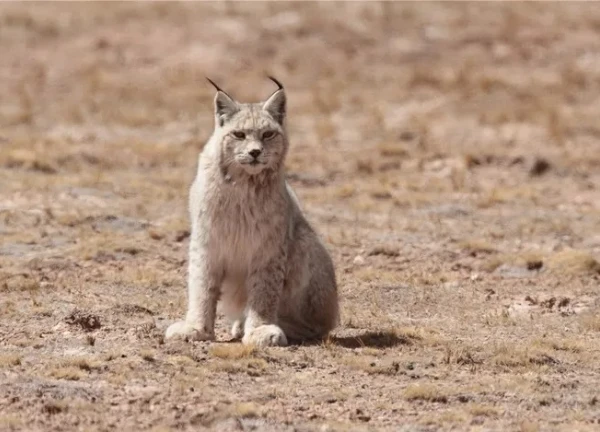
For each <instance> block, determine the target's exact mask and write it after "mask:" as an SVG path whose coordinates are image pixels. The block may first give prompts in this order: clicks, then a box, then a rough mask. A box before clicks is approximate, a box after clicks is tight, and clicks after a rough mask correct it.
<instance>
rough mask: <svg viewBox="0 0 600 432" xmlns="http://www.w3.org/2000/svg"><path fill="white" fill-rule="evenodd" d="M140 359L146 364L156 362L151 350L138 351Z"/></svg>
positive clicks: (154, 353)
mask: <svg viewBox="0 0 600 432" xmlns="http://www.w3.org/2000/svg"><path fill="white" fill-rule="evenodd" d="M140 357H141V358H142V359H144V360H146V361H147V362H154V361H156V352H155V351H154V350H151V349H143V350H140Z"/></svg>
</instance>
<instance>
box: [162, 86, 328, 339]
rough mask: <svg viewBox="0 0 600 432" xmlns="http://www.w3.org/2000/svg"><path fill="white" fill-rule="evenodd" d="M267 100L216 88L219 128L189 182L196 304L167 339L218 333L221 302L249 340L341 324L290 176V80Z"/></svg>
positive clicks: (304, 335) (315, 332)
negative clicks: (252, 100)
mask: <svg viewBox="0 0 600 432" xmlns="http://www.w3.org/2000/svg"><path fill="white" fill-rule="evenodd" d="M269 78H270V79H271V80H272V81H273V82H274V83H275V84H277V86H278V89H277V90H276V91H275V92H274V93H273V94H272V95H271V96H270V97H269V98H268V99H267V100H266V101H264V102H260V103H240V102H237V101H235V100H234V99H233V98H232V97H231V96H229V95H228V94H227V93H226V92H224V91H223V90H221V89H220V88H219V87H218V86H217V85H216V84H215V83H214V82H212V81H211V80H210V79H209V80H208V81H210V83H211V84H212V85H213V86H214V87H215V88H216V90H217V93H216V95H215V98H214V114H215V129H214V132H213V134H212V136H211V138H210V139H209V140H208V142H207V144H206V145H205V147H204V149H203V150H202V152H201V154H200V156H199V160H198V172H197V176H196V179H195V180H194V182H193V184H192V187H191V189H190V198H189V209H190V218H191V237H190V246H189V267H188V310H187V315H186V318H185V320H184V321H179V322H176V323H174V324H172V325H171V326H170V327H169V328H168V329H167V332H166V338H167V339H170V338H173V337H182V338H184V339H186V340H214V339H215V331H214V326H215V317H216V310H217V303H218V302H220V306H222V309H223V312H224V313H225V315H226V316H228V317H229V318H230V319H231V320H232V321H233V327H232V330H231V333H232V335H233V337H234V338H238V339H239V338H241V339H242V343H244V344H253V345H256V346H259V347H264V346H275V345H279V346H285V345H287V344H288V341H303V340H308V339H320V338H323V337H325V336H326V335H327V334H328V333H329V332H330V331H331V330H332V329H333V328H335V327H336V326H337V325H338V323H339V306H338V293H337V284H336V277H335V271H334V266H333V262H332V260H331V258H330V256H329V254H328V252H327V250H326V249H325V247H324V245H323V244H322V243H321V241H320V239H319V238H318V236H317V234H316V233H315V231H313V229H312V228H311V226H310V225H309V223H308V222H307V220H306V219H305V217H304V216H303V214H302V211H301V209H300V204H299V202H298V199H297V198H296V196H295V194H294V192H293V191H292V189H291V188H290V186H289V185H288V184H287V182H286V180H285V171H284V161H285V158H286V154H287V151H288V136H287V131H286V126H285V124H286V94H285V90H284V88H283V85H282V84H281V83H280V82H279V81H277V80H276V79H275V78H272V77H269Z"/></svg>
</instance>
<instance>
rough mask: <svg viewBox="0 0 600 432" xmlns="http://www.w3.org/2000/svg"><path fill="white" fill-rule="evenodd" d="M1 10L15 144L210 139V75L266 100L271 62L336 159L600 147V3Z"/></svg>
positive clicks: (307, 137) (302, 145)
mask: <svg viewBox="0 0 600 432" xmlns="http://www.w3.org/2000/svg"><path fill="white" fill-rule="evenodd" d="M0 19H1V22H0V35H1V38H0V50H1V52H2V58H1V60H0V74H1V75H0V78H1V79H0V93H1V94H2V99H1V102H0V126H1V127H2V130H1V131H0V133H1V134H2V135H1V137H0V138H1V139H2V143H3V147H6V145H7V143H8V144H9V145H12V144H11V143H14V142H15V141H18V140H21V139H25V140H29V141H30V140H31V139H40V140H43V141H45V144H43V145H42V144H40V145H41V146H42V147H43V148H46V149H48V150H50V149H51V148H52V146H53V145H58V144H56V142H57V141H64V140H69V141H73V142H74V143H75V144H76V145H77V146H81V149H84V148H85V149H88V150H90V151H91V150H92V149H98V147H97V146H96V144H99V143H104V142H108V141H113V142H114V141H115V140H122V139H127V140H142V141H147V140H149V139H150V140H152V141H164V142H169V143H171V144H172V145H173V146H177V145H181V144H185V143H188V142H189V141H190V140H198V142H199V143H202V142H203V141H204V140H205V139H206V137H207V136H208V135H209V134H210V131H211V128H212V117H211V103H212V96H213V90H212V88H211V87H210V86H208V84H207V83H206V82H205V81H204V76H209V77H211V78H212V79H214V80H216V81H217V82H218V83H219V84H220V85H221V86H222V87H223V88H225V89H226V90H228V91H229V92H231V93H232V94H233V95H235V96H236V97H238V98H239V99H241V100H255V99H259V98H264V97H266V96H267V95H268V94H269V93H270V92H271V91H272V90H273V85H272V83H270V82H269V81H268V80H266V79H265V74H267V73H269V74H273V75H274V76H276V77H278V78H279V79H280V80H281V81H282V82H283V83H284V85H285V86H286V88H287V90H288V91H289V96H290V116H291V121H290V128H291V131H292V136H293V142H294V145H295V149H296V150H297V152H295V153H296V156H298V157H299V155H300V154H302V153H303V152H304V150H305V149H306V148H307V147H309V148H313V147H314V146H318V145H326V146H327V150H328V151H327V153H326V156H327V157H323V158H319V159H324V160H314V161H313V162H315V163H316V165H318V166H319V165H326V164H327V161H331V162H334V161H335V162H336V166H338V165H337V163H338V162H344V161H347V158H343V159H339V157H338V155H339V154H341V152H354V151H357V152H360V153H361V156H360V157H361V158H364V157H366V156H367V155H366V154H365V152H366V151H369V150H370V151H378V150H377V149H378V148H379V149H380V150H381V148H380V147H382V148H383V149H384V150H383V151H390V152H392V153H395V152H406V153H410V152H412V151H426V152H428V153H436V152H438V153H439V152H441V153H461V154H472V155H473V156H474V157H476V158H477V157H479V156H481V155H482V154H485V155H496V154H498V153H500V154H501V155H504V156H509V155H510V156H520V155H522V154H524V153H543V154H544V156H545V157H547V158H559V159H561V160H564V158H568V159H569V160H573V161H574V162H575V161H576V162H578V163H581V164H582V165H584V166H585V165H590V164H597V163H598V158H600V147H598V140H597V135H598V130H597V113H598V94H597V90H598V85H599V83H600V80H599V77H600V59H599V58H598V49H599V46H600V38H599V37H598V36H599V32H600V16H599V15H598V12H597V8H595V7H594V5H593V4H585V3H580V4H577V5H573V4H569V3H548V4H539V3H522V2H505V3H494V4H479V3H475V2H473V3H458V2H443V3H436V2H406V3H401V2H383V3H377V2H351V3H343V2H323V3H314V2H302V3H293V2H264V3H261V2H248V3H244V2H239V3H236V2H202V3H201V2H184V3H166V2H165V3H161V2H156V3H154V2H153V3H145V4H140V3H135V2H127V3H110V4H105V3H100V2H98V3H94V2H81V3H73V4H66V3H65V4H63V3H54V4H49V3H8V4H7V3H5V4H2V6H1V8H0ZM391 147H393V149H392V148H391ZM368 149H369V150H368ZM123 150H124V151H125V152H126V151H127V150H126V149H123ZM336 153H337V154H336ZM5 163H6V162H5ZM321 168H323V167H321Z"/></svg>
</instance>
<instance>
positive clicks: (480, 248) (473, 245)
mask: <svg viewBox="0 0 600 432" xmlns="http://www.w3.org/2000/svg"><path fill="white" fill-rule="evenodd" d="M458 246H459V247H460V248H461V249H462V250H464V251H465V252H467V253H468V254H469V255H473V256H476V255H478V254H482V253H486V254H490V253H493V252H496V251H497V249H496V247H495V246H494V245H493V244H491V243H490V242H488V241H487V240H482V239H470V240H463V241H461V242H460V243H459V244H458Z"/></svg>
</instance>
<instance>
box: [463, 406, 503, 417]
mask: <svg viewBox="0 0 600 432" xmlns="http://www.w3.org/2000/svg"><path fill="white" fill-rule="evenodd" d="M467 410H468V411H469V413H470V414H471V415H473V416H476V417H478V416H481V417H490V418H496V417H498V416H499V415H500V412H499V411H498V409H496V408H494V407H492V406H489V405H482V404H477V403H474V404H470V405H469V407H468V408H467Z"/></svg>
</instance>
